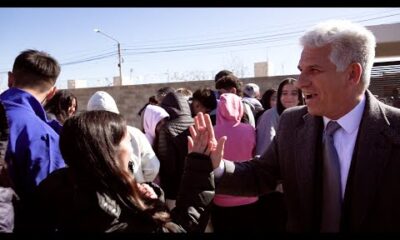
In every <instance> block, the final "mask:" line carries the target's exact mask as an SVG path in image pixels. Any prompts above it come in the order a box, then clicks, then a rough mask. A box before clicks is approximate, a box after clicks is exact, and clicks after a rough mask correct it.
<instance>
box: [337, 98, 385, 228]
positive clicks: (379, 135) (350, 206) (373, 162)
mask: <svg viewBox="0 0 400 240" xmlns="http://www.w3.org/2000/svg"><path fill="white" fill-rule="evenodd" d="M389 133H390V129H389V124H388V122H387V119H386V118H385V116H384V113H383V111H382V109H381V107H380V106H379V104H378V100H376V99H375V98H374V97H373V96H372V94H370V93H369V92H367V94H366V106H365V110H364V113H363V117H362V120H361V123H360V127H359V130H358V136H357V141H356V146H355V149H354V153H353V158H352V162H351V166H350V172H349V178H348V179H347V186H346V192H345V211H346V212H345V214H346V216H347V214H350V216H347V217H346V219H347V220H348V221H350V222H348V223H345V225H347V224H350V225H351V226H349V225H347V226H346V227H350V228H351V229H352V230H357V229H360V227H361V226H362V223H363V220H364V219H365V217H366V216H367V213H368V209H369V207H370V206H371V204H372V202H373V201H374V197H375V195H376V194H377V189H378V187H379V186H380V180H381V176H382V174H383V170H384V166H385V161H386V160H387V159H388V158H389V156H388V154H390V149H389V148H391V146H392V145H391V144H390V143H388V142H387V139H388V138H387V137H386V135H387V134H389Z"/></svg>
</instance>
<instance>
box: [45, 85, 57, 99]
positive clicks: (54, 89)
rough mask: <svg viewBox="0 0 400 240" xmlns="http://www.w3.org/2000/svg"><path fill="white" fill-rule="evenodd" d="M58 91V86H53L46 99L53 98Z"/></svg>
mask: <svg viewBox="0 0 400 240" xmlns="http://www.w3.org/2000/svg"><path fill="white" fill-rule="evenodd" d="M56 92H57V87H56V86H53V87H51V88H50V90H49V93H48V94H47V96H46V100H47V101H49V100H50V99H52V98H53V97H54V95H55V94H56Z"/></svg>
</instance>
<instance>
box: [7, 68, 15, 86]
mask: <svg viewBox="0 0 400 240" xmlns="http://www.w3.org/2000/svg"><path fill="white" fill-rule="evenodd" d="M14 81H15V78H14V74H13V73H12V72H8V87H9V88H11V87H13V86H14Z"/></svg>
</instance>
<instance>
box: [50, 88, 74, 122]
mask: <svg viewBox="0 0 400 240" xmlns="http://www.w3.org/2000/svg"><path fill="white" fill-rule="evenodd" d="M44 109H45V110H46V113H47V118H48V119H52V120H57V121H59V122H60V123H61V124H64V122H65V120H66V119H67V118H68V117H71V116H72V115H74V114H75V113H76V112H77V111H78V100H77V98H76V97H75V96H74V94H72V93H71V92H70V91H68V90H57V92H56V94H54V96H53V97H52V98H51V99H50V100H49V101H48V102H47V103H46V105H45V106H44Z"/></svg>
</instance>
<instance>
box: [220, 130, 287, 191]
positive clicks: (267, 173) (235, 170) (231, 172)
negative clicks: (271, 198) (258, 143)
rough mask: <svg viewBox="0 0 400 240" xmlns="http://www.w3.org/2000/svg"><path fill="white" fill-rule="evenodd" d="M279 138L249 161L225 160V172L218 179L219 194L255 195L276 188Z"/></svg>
mask: <svg viewBox="0 0 400 240" xmlns="http://www.w3.org/2000/svg"><path fill="white" fill-rule="evenodd" d="M276 139H277V138H274V140H273V141H272V143H271V145H270V146H269V148H268V149H267V151H265V152H264V154H263V155H261V157H260V158H254V159H252V160H250V161H247V162H235V163H234V162H231V161H228V160H224V163H225V172H224V174H223V176H222V177H221V178H220V179H219V180H218V185H217V189H216V192H217V193H219V194H229V195H240V196H255V195H261V194H265V193H268V192H270V191H273V190H275V187H276V185H277V181H278V180H279V179H280V170H279V163H278V158H279V156H278V146H277V141H276Z"/></svg>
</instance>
